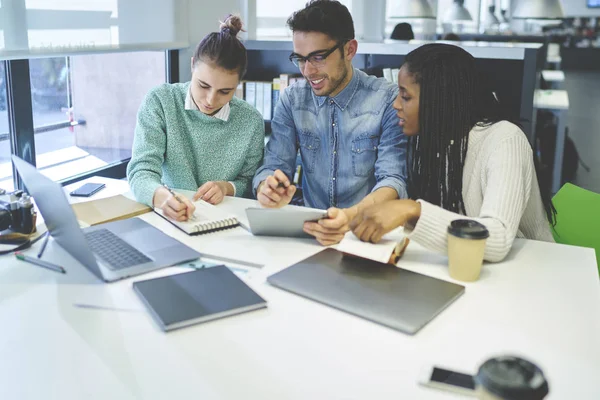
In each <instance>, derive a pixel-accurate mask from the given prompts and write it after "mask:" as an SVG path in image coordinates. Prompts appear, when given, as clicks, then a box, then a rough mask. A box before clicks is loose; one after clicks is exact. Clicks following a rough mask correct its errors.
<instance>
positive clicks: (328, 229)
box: [304, 207, 350, 246]
mask: <svg viewBox="0 0 600 400" xmlns="http://www.w3.org/2000/svg"><path fill="white" fill-rule="evenodd" d="M348 222H349V219H348V215H347V214H346V212H344V210H342V209H340V208H335V207H332V208H330V209H329V210H327V218H323V219H320V220H319V221H318V222H305V223H304V232H306V233H308V234H309V235H312V236H314V237H315V238H317V240H318V241H319V243H321V244H322V245H323V246H329V245H332V244H336V243H339V242H340V241H341V240H342V239H343V238H344V235H345V234H346V232H348V230H349V229H350V228H349V227H348Z"/></svg>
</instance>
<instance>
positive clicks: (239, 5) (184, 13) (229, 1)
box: [176, 0, 256, 82]
mask: <svg viewBox="0 0 600 400" xmlns="http://www.w3.org/2000/svg"><path fill="white" fill-rule="evenodd" d="M248 6H254V7H255V8H256V0H218V1H198V0H189V1H187V4H185V5H183V6H182V7H181V9H180V10H178V11H179V12H178V13H177V14H178V15H177V16H176V17H177V18H178V19H179V20H180V21H181V23H185V24H187V26H188V36H189V37H188V40H189V43H190V47H188V48H187V49H182V50H181V51H180V52H179V80H180V81H181V82H186V81H189V80H190V79H191V71H190V60H191V58H192V56H193V55H194V50H195V49H196V45H197V44H198V43H199V42H200V40H202V38H203V37H204V36H206V35H207V34H208V33H210V32H214V31H216V30H217V29H218V28H219V20H223V17H224V16H225V15H227V14H241V15H242V19H243V20H244V22H245V23H247V24H248V25H250V24H251V23H252V22H253V21H247V18H246V17H247V15H248V12H247V7H248ZM254 15H256V12H254ZM255 18H256V17H254V24H255V23H256V22H255V21H256V20H255ZM250 28H251V27H250V26H249V29H250ZM254 29H256V27H254Z"/></svg>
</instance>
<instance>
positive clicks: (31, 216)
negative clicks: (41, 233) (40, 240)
mask: <svg viewBox="0 0 600 400" xmlns="http://www.w3.org/2000/svg"><path fill="white" fill-rule="evenodd" d="M35 222H36V212H35V209H34V208H33V201H32V200H31V197H30V196H29V195H28V194H27V193H25V192H23V191H22V190H15V191H14V192H10V193H9V192H6V191H5V190H4V189H0V232H2V231H5V230H8V229H10V230H11V231H13V232H17V233H22V234H24V235H29V234H31V233H33V232H35Z"/></svg>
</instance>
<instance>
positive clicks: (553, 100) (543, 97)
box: [533, 89, 569, 193]
mask: <svg viewBox="0 0 600 400" xmlns="http://www.w3.org/2000/svg"><path fill="white" fill-rule="evenodd" d="M533 106H534V107H535V108H537V109H542V110H543V109H546V110H549V111H551V112H552V113H553V114H554V115H556V119H557V125H558V126H557V128H556V147H555V150H554V167H553V170H552V193H556V192H558V190H559V189H560V187H561V182H562V165H563V155H564V150H565V137H566V128H567V117H568V115H567V114H568V111H569V94H568V93H567V91H566V90H539V89H538V90H536V91H535V93H534V97H533Z"/></svg>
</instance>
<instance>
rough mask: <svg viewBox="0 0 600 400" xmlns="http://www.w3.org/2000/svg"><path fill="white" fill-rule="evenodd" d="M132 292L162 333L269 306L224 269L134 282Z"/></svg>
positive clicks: (215, 268)
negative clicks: (139, 299)
mask: <svg viewBox="0 0 600 400" xmlns="http://www.w3.org/2000/svg"><path fill="white" fill-rule="evenodd" d="M133 289H134V290H135V291H136V292H137V294H138V295H139V296H140V298H141V299H142V302H143V303H144V304H145V305H146V307H148V310H149V311H150V314H151V315H152V317H153V318H154V320H155V321H156V322H157V323H158V325H159V326H160V328H161V329H162V330H163V331H170V330H172V329H177V328H183V327H185V326H189V325H193V324H198V323H200V322H206V321H210V320H213V319H217V318H222V317H227V316H230V315H235V314H240V313H243V312H246V311H252V310H257V309H259V308H264V307H266V306H267V302H266V301H265V300H264V299H263V298H262V297H260V296H259V295H258V294H256V292H254V290H252V289H250V287H249V286H248V285H246V284H245V283H244V282H243V281H242V280H241V279H240V278H238V277H237V276H236V275H235V274H234V273H233V272H231V270H229V268H227V267H226V266H224V265H219V266H216V267H212V268H203V269H198V270H195V271H191V272H185V273H183V274H176V275H170V276H165V277H161V278H155V279H149V280H145V281H139V282H134V283H133Z"/></svg>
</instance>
